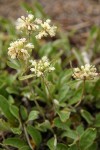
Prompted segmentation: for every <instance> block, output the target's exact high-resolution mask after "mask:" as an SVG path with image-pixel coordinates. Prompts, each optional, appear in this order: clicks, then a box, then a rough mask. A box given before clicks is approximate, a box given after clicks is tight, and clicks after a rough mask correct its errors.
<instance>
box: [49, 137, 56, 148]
mask: <svg viewBox="0 0 100 150" xmlns="http://www.w3.org/2000/svg"><path fill="white" fill-rule="evenodd" d="M47 146H48V147H49V149H50V150H56V148H57V139H56V137H53V138H51V139H50V140H49V141H48V142H47Z"/></svg>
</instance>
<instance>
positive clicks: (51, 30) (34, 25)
mask: <svg viewBox="0 0 100 150" xmlns="http://www.w3.org/2000/svg"><path fill="white" fill-rule="evenodd" d="M50 23H51V20H50V19H47V20H46V21H45V22H43V21H42V20H41V19H38V18H34V16H33V15H32V14H28V17H24V16H21V18H18V19H17V22H16V29H17V30H20V31H29V32H31V31H35V32H36V35H35V37H36V38H37V39H41V38H42V37H47V36H48V35H50V36H51V37H53V36H55V32H56V29H57V27H56V26H54V25H53V26H51V25H50Z"/></svg>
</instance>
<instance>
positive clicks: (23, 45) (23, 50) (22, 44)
mask: <svg viewBox="0 0 100 150" xmlns="http://www.w3.org/2000/svg"><path fill="white" fill-rule="evenodd" d="M32 48H34V45H32V43H27V41H26V39H25V38H21V39H18V40H17V41H15V42H12V43H10V47H9V48H8V55H9V56H10V57H11V58H12V59H16V58H18V59H23V60H26V59H27V58H28V57H29V53H28V50H30V49H32Z"/></svg>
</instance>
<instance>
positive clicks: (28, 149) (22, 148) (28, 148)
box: [19, 146, 31, 150]
mask: <svg viewBox="0 0 100 150" xmlns="http://www.w3.org/2000/svg"><path fill="white" fill-rule="evenodd" d="M19 150H31V149H30V147H29V146H23V147H21V148H20V149H19Z"/></svg>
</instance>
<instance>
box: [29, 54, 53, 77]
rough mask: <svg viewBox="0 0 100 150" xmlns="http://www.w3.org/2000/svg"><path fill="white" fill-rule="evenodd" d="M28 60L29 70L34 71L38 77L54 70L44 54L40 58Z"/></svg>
mask: <svg viewBox="0 0 100 150" xmlns="http://www.w3.org/2000/svg"><path fill="white" fill-rule="evenodd" d="M30 62H31V64H32V68H31V69H30V70H31V71H32V72H34V74H35V76H36V77H40V76H42V75H44V74H45V73H48V72H51V71H54V70H55V68H54V67H53V66H52V65H51V63H50V61H49V60H48V58H47V57H46V56H44V57H42V59H41V60H38V61H37V60H30Z"/></svg>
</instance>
